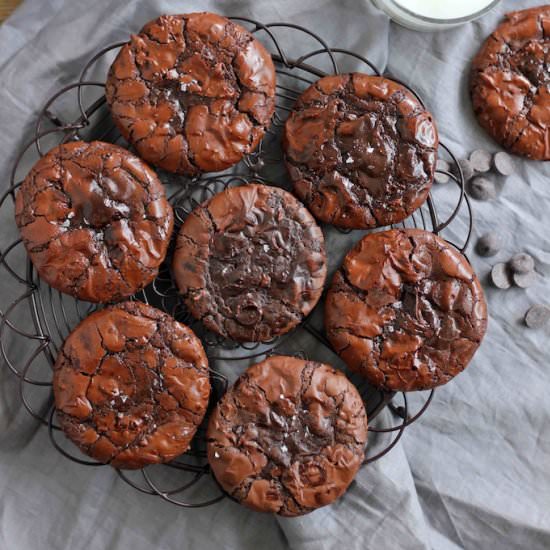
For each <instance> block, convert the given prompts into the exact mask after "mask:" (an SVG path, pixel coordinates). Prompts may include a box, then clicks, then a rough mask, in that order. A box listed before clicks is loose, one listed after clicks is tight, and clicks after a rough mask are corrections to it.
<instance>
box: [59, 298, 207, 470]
mask: <svg viewBox="0 0 550 550" xmlns="http://www.w3.org/2000/svg"><path fill="white" fill-rule="evenodd" d="M53 389H54V394H55V406H56V409H57V417H58V420H59V424H60V426H61V428H62V429H63V431H64V433H65V435H66V436H67V437H68V438H69V439H71V440H72V441H73V442H74V443H75V444H76V445H78V447H80V449H81V450H82V451H83V452H84V453H86V454H88V455H89V456H91V457H93V458H94V459H96V460H98V461H100V462H104V463H109V464H111V466H114V467H116V468H128V469H131V468H142V467H144V466H146V465H148V464H155V463H159V462H168V461H170V460H172V459H173V458H175V457H177V456H178V455H180V454H182V453H184V452H185V451H186V450H187V448H188V447H189V443H190V441H191V439H192V438H193V436H194V434H195V431H196V430H197V427H198V425H199V424H200V423H201V421H202V419H203V417H204V413H205V411H206V407H207V404H208V397H209V395H210V382H209V378H208V362H207V359H206V355H205V353H204V350H203V347H202V345H201V342H200V340H199V339H198V338H197V337H196V336H195V335H194V333H193V331H191V330H190V329H189V328H188V327H186V326H185V325H182V324H181V323H178V322H176V321H175V320H174V319H173V318H172V317H170V316H169V315H167V314H165V313H163V312H162V311H159V310H158V309H155V308H153V307H150V306H148V305H145V304H143V303H141V302H123V303H121V304H118V305H116V306H111V307H108V308H106V309H103V310H101V311H97V312H95V313H92V314H91V315H90V316H89V317H87V318H86V319H85V320H84V321H82V322H81V323H80V324H79V325H78V326H77V327H76V329H75V330H74V331H73V332H72V333H71V334H70V335H69V337H68V338H67V340H66V341H65V343H64V344H63V348H62V349H61V351H60V353H59V355H58V357H57V360H56V363H55V367H54V378H53Z"/></svg>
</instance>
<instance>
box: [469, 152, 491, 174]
mask: <svg viewBox="0 0 550 550" xmlns="http://www.w3.org/2000/svg"><path fill="white" fill-rule="evenodd" d="M492 160H493V156H492V155H491V153H489V151H485V150H483V149H477V150H476V151H474V152H473V153H472V154H471V155H470V164H471V165H472V168H473V169H474V171H475V172H484V173H485V172H488V171H489V170H490V169H491V161H492Z"/></svg>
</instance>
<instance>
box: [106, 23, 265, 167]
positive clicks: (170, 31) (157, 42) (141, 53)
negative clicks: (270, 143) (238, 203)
mask: <svg viewBox="0 0 550 550" xmlns="http://www.w3.org/2000/svg"><path fill="white" fill-rule="evenodd" d="M106 96H107V101H108V103H109V105H110V107H111V112H112V116H113V119H114V121H115V123H116V124H117V126H118V128H119V129H120V131H121V133H122V135H123V136H124V137H125V138H126V139H127V140H129V141H130V142H131V143H132V144H133V145H134V146H135V147H136V149H137V151H138V153H139V155H140V156H141V157H143V158H144V159H145V160H147V161H149V162H151V163H153V164H155V165H157V166H160V167H161V168H164V169H165V170H168V171H170V172H178V173H183V174H188V175H194V174H197V173H199V172H212V171H218V170H223V169H225V168H228V167H229V166H232V165H233V164H235V163H237V162H239V160H241V158H242V157H243V156H244V155H246V154H247V153H250V152H252V151H253V150H254V149H255V148H256V146H257V145H258V143H259V141H260V139H261V138H262V136H263V135H264V132H265V130H266V128H267V126H268V125H269V122H270V120H271V116H272V115H273V112H274V110H275V68H274V65H273V62H272V60H271V56H270V55H269V53H268V52H267V51H266V50H265V48H264V47H263V46H262V44H261V43H260V42H258V41H257V40H256V39H255V38H254V37H253V36H252V35H251V34H250V33H249V32H248V31H247V30H246V29H244V28H243V27H241V26H239V25H237V24H235V23H233V22H231V21H230V20H229V19H226V18H225V17H220V16H219V15H215V14H213V13H191V14H187V15H163V16H161V17H159V18H158V19H155V20H153V21H151V22H149V23H147V24H146V25H145V26H144V27H143V29H142V30H141V31H140V32H139V33H138V34H137V35H133V36H132V37H131V39H130V42H129V43H128V44H127V45H125V46H123V47H122V48H121V50H120V53H119V54H118V56H117V58H116V59H115V61H114V63H113V65H112V66H111V69H110V71H109V75H108V78H107V86H106Z"/></svg>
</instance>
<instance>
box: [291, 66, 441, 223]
mask: <svg viewBox="0 0 550 550" xmlns="http://www.w3.org/2000/svg"><path fill="white" fill-rule="evenodd" d="M283 145H284V150H285V160H286V165H287V168H288V170H289V173H290V176H291V178H292V180H293V182H294V190H295V192H296V194H297V195H298V197H300V198H301V199H302V200H303V201H304V202H305V203H306V205H307V206H308V207H309V209H310V210H311V211H312V212H313V214H314V215H315V217H316V218H317V219H319V220H322V221H324V222H328V223H331V224H333V225H336V226H339V227H343V228H356V229H361V228H363V229H366V228H370V227H379V226H384V225H390V224H392V223H397V222H399V221H402V220H403V219H405V218H406V217H407V216H409V215H410V214H411V213H412V212H413V211H414V210H416V209H417V208H418V207H419V206H421V205H422V204H423V203H424V201H425V200H426V198H427V196H428V193H429V191H430V188H431V185H432V182H433V177H434V170H435V163H436V149H437V146H438V135H437V129H436V126H435V123H434V121H433V119H432V116H431V115H430V113H428V112H427V111H426V109H424V107H422V105H421V104H420V102H419V101H418V100H417V99H416V98H415V97H414V96H413V95H412V94H411V93H410V92H409V91H408V90H407V89H406V88H405V87H403V86H401V85H400V84H398V83H397V82H394V81H392V80H389V79H387V78H381V77H375V76H369V75H366V74H361V73H354V74H348V75H338V76H327V77H324V78H321V79H320V80H318V81H317V82H315V83H314V84H313V85H312V86H310V87H309V88H308V89H307V90H306V91H305V92H304V93H303V94H302V95H301V96H300V97H299V98H298V101H297V102H296V105H295V107H294V111H293V112H292V113H291V115H290V116H289V118H288V119H287V121H286V124H285V131H284V138H283Z"/></svg>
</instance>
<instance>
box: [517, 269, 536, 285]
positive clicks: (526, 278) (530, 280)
mask: <svg viewBox="0 0 550 550" xmlns="http://www.w3.org/2000/svg"><path fill="white" fill-rule="evenodd" d="M513 278H514V284H515V285H516V286H519V287H520V288H529V287H531V286H533V285H534V284H535V283H536V282H537V273H536V272H535V271H528V272H527V273H514V275H513Z"/></svg>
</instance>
